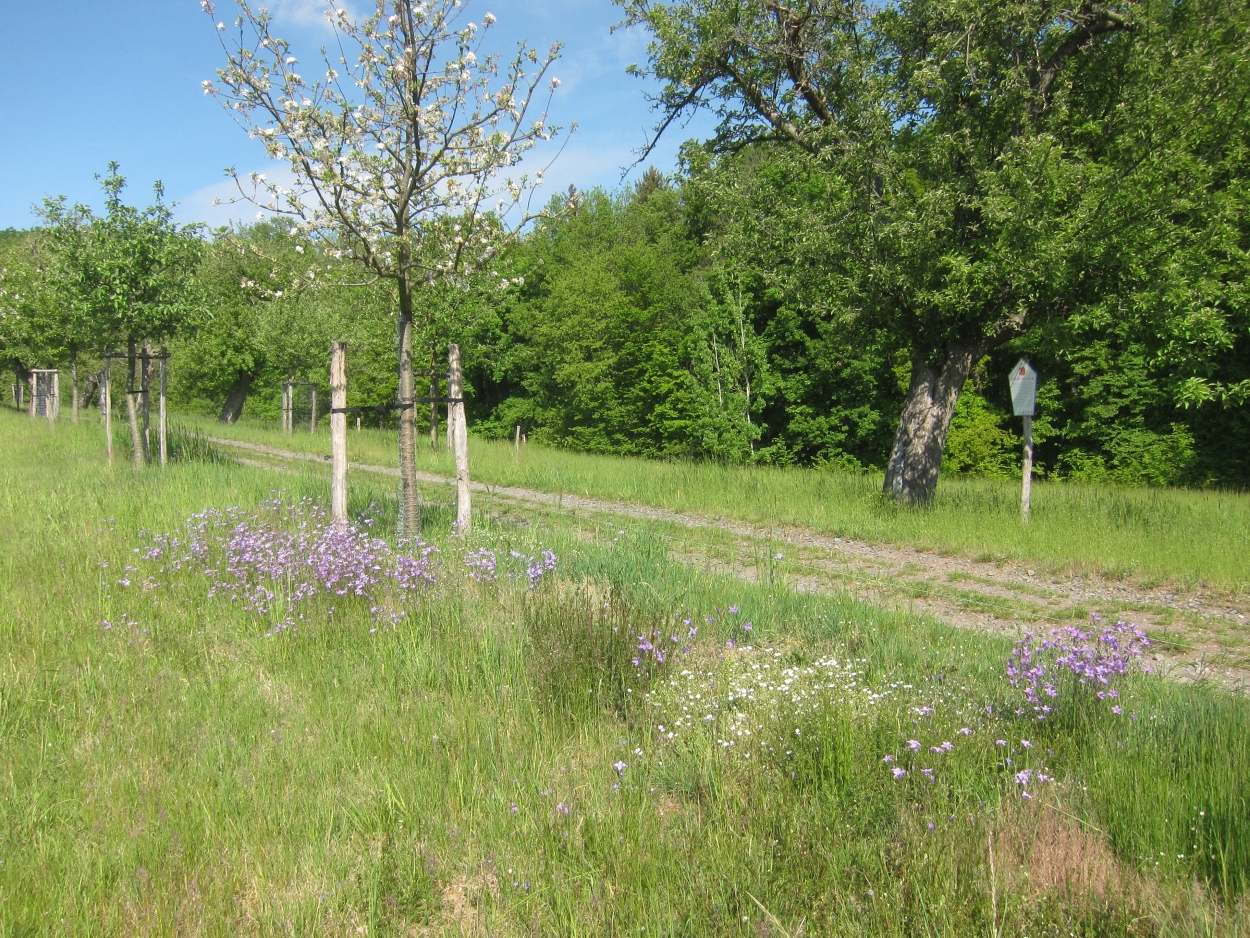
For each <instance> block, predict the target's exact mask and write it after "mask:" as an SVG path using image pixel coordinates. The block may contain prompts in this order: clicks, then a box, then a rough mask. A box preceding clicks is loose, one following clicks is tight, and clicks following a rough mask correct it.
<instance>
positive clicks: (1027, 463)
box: [1008, 358, 1037, 522]
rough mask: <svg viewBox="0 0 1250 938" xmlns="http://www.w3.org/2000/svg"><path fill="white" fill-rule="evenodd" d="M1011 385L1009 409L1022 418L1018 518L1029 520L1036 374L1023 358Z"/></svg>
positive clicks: (1015, 368)
mask: <svg viewBox="0 0 1250 938" xmlns="http://www.w3.org/2000/svg"><path fill="white" fill-rule="evenodd" d="M1008 381H1009V382H1010V383H1011V408H1012V411H1013V412H1014V413H1015V415H1016V416H1017V417H1023V418H1024V473H1023V478H1022V481H1021V488H1020V516H1021V517H1022V518H1023V519H1024V520H1025V521H1026V522H1027V521H1028V520H1029V500H1030V498H1031V497H1032V492H1033V412H1034V411H1035V410H1036V409H1037V372H1036V371H1034V370H1033V366H1032V365H1030V364H1029V363H1028V362H1027V361H1025V360H1024V359H1023V358H1022V359H1020V360H1019V361H1018V362H1016V364H1015V367H1014V368H1012V369H1011V375H1010V376H1009V377H1008Z"/></svg>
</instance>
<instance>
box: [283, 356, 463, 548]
mask: <svg viewBox="0 0 1250 938" xmlns="http://www.w3.org/2000/svg"><path fill="white" fill-rule="evenodd" d="M447 365H448V368H447V371H444V372H439V371H425V372H414V374H413V378H429V379H430V391H431V393H430V396H429V397H413V398H411V399H410V400H407V401H404V400H400V401H397V402H395V403H393V404H372V405H362V406H357V407H348V406H347V343H345V342H335V343H333V344H332V346H331V353H330V388H331V395H332V396H331V402H330V449H331V456H330V461H331V486H332V491H331V504H332V506H334V517H335V520H346V517H347V416H348V415H349V414H377V413H394V412H395V411H404V410H410V409H413V408H415V407H416V406H417V405H418V404H430V405H431V422H433V418H434V416H435V415H436V414H437V411H436V410H435V408H436V407H437V406H438V405H439V404H446V405H447V422H448V433H447V438H448V442H449V444H450V445H451V449H452V451H453V453H454V456H455V464H456V530H457V531H458V532H460V533H466V532H468V530H469V527H470V524H471V523H472V507H471V502H470V499H471V493H470V485H469V437H468V423H467V421H466V418H465V412H464V378H463V372H462V368H461V363H460V346H459V345H451V346H449V348H448V352H447ZM440 379H441V380H446V382H447V396H446V397H439V396H438V382H439V381H440ZM284 397H285V395H284ZM432 439H433V437H432ZM400 458H401V459H402V455H401V457H400ZM402 486H403V483H402V481H401V483H400V487H401V488H400V498H399V530H400V531H402V532H409V531H410V530H415V525H414V526H411V528H410V526H409V524H408V522H409V520H410V519H408V518H406V517H405V516H404V499H403V490H402Z"/></svg>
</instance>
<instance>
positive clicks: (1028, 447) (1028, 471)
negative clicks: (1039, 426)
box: [1020, 417, 1033, 523]
mask: <svg viewBox="0 0 1250 938" xmlns="http://www.w3.org/2000/svg"><path fill="white" fill-rule="evenodd" d="M1032 497H1033V418H1032V417H1025V418H1024V472H1023V475H1022V478H1021V482H1020V516H1021V517H1022V518H1023V519H1024V520H1025V522H1026V523H1027V522H1028V520H1029V507H1030V506H1029V502H1030V501H1031V500H1032Z"/></svg>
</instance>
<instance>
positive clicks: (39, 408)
mask: <svg viewBox="0 0 1250 938" xmlns="http://www.w3.org/2000/svg"><path fill="white" fill-rule="evenodd" d="M60 413H61V372H60V371H59V370H57V369H56V368H33V369H31V372H30V415H31V416H32V417H45V418H47V419H48V420H49V421H55V420H56V418H57V417H59V416H60Z"/></svg>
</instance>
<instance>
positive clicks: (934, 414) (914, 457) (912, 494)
mask: <svg viewBox="0 0 1250 938" xmlns="http://www.w3.org/2000/svg"><path fill="white" fill-rule="evenodd" d="M982 354H983V352H982V350H981V349H980V348H979V347H977V346H965V345H950V346H947V348H946V356H945V359H944V360H943V362H942V369H941V371H937V370H936V369H934V368H932V367H931V366H930V365H929V364H928V362H927V361H926V360H925V357H924V356H923V355H921V354H919V353H913V355H912V370H911V387H910V388H908V390H907V399H906V400H905V401H904V403H903V413H902V415H901V416H900V417H899V420H898V433H897V434H895V437H894V449H893V450H892V451H891V453H890V462H889V465H888V466H887V467H886V471H885V489H884V491H885V494H886V495H888V496H889V497H891V498H893V499H896V500H897V501H900V502H905V503H906V504H909V505H916V504H927V503H928V502H930V501H932V499H933V493H934V491H935V490H936V489H937V483H938V472H939V471H940V470H941V468H942V452H943V451H944V450H945V449H946V432H947V431H948V430H949V429H950V425H951V417H952V416H953V415H954V413H955V403H956V402H957V401H958V400H959V392H960V391H962V390H963V386H964V382H965V381H967V380H968V374H969V372H971V371H972V366H973V365H974V364H976V361H977V359H978V358H980V356H981V355H982Z"/></svg>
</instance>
